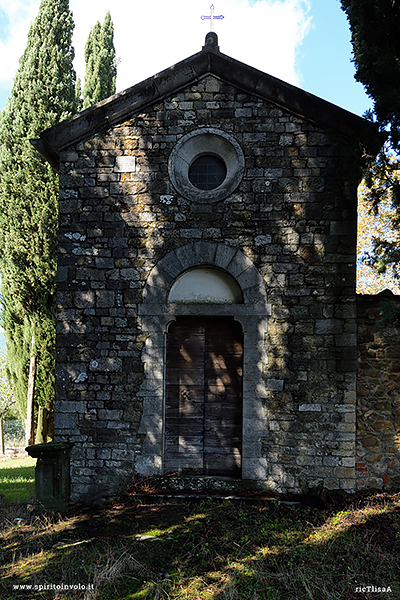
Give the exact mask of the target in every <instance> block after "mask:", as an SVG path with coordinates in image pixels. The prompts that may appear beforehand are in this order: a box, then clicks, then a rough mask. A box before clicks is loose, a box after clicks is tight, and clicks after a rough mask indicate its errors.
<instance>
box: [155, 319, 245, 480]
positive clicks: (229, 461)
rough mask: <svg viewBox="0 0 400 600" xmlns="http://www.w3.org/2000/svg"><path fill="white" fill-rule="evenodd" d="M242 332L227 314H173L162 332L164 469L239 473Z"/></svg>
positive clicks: (195, 472) (186, 472)
mask: <svg viewBox="0 0 400 600" xmlns="http://www.w3.org/2000/svg"><path fill="white" fill-rule="evenodd" d="M242 377H243V333H242V328H241V326H240V324H239V323H237V322H236V321H234V319H233V318H232V317H184V316H181V317H178V318H177V319H176V321H175V322H173V323H172V324H171V325H170V327H169V330H168V334H167V346H166V395H165V433H164V470H165V472H166V473H171V472H179V473H184V474H198V475H220V476H231V477H240V476H241V462H242V459H241V457H242V397H243V394H242Z"/></svg>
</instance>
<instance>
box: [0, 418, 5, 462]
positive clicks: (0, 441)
mask: <svg viewBox="0 0 400 600" xmlns="http://www.w3.org/2000/svg"><path fill="white" fill-rule="evenodd" d="M5 453H6V447H5V445H4V426H3V417H0V454H5Z"/></svg>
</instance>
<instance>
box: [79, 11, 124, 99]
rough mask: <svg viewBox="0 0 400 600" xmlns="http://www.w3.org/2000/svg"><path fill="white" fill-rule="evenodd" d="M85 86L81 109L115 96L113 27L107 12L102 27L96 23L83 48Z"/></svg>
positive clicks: (115, 74) (115, 61) (115, 66)
mask: <svg viewBox="0 0 400 600" xmlns="http://www.w3.org/2000/svg"><path fill="white" fill-rule="evenodd" d="M85 61H86V73H85V85H84V88H83V108H88V107H89V106H92V104H95V103H96V102H100V100H104V99H105V98H108V97H109V96H112V95H113V94H115V81H116V77H117V59H116V56H115V48H114V25H113V22H112V20H111V15H110V13H109V12H107V14H106V17H105V19H104V23H103V25H100V22H99V21H97V23H96V24H95V26H94V27H93V29H92V30H91V32H90V34H89V37H88V40H87V42H86V46H85Z"/></svg>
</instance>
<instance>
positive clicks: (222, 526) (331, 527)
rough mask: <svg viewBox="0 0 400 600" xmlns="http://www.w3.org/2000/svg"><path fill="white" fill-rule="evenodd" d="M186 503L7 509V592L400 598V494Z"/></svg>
mask: <svg viewBox="0 0 400 600" xmlns="http://www.w3.org/2000/svg"><path fill="white" fill-rule="evenodd" d="M177 501H178V500H177ZM178 502H180V503H178V504H169V505H168V504H156V503H153V504H150V505H144V504H140V503H135V499H134V497H131V498H129V499H127V500H126V502H125V503H123V502H119V503H115V504H113V505H108V506H104V507H101V508H96V509H94V508H91V509H89V508H85V507H83V506H72V507H71V509H70V510H69V512H68V513H66V514H65V515H63V516H62V515H59V514H55V513H52V514H45V513H39V514H35V513H34V512H33V513H32V512H30V511H29V510H28V509H27V507H26V505H25V504H15V505H13V504H9V505H6V506H5V507H3V509H2V515H1V517H2V518H1V526H0V548H1V549H2V550H1V552H2V564H1V566H0V598H1V599H4V600H9V599H10V598H13V600H14V599H15V600H19V599H24V600H33V599H36V598H40V599H42V600H55V599H57V600H67V599H68V600H95V599H100V600H102V599H104V600H146V599H147V600H339V599H340V600H356V599H367V598H374V599H376V598H385V599H386V600H388V599H390V598H392V599H393V600H397V599H399V598H400V494H395V493H378V494H370V495H368V494H362V495H360V494H357V495H354V496H351V497H349V496H348V497H347V498H342V499H341V500H340V505H338V504H335V505H332V506H331V507H328V508H326V509H323V510H317V509H311V508H305V507H302V506H287V505H284V504H278V503H277V502H275V501H268V502H266V503H265V504H264V505H254V506H252V505H248V504H244V503H239V504H235V503H232V502H225V503H221V502H218V501H216V500H210V499H205V500H202V501H196V502H191V503H184V502H182V501H178ZM15 518H18V519H20V520H19V521H14V519H15ZM22 585H23V586H32V587H31V589H30V591H28V590H27V588H25V589H21V588H19V589H17V588H16V587H14V586H22ZM34 586H37V587H36V589H35V587H34ZM69 586H72V588H71V589H70V588H69ZM368 586H369V587H368ZM84 587H85V588H86V589H83V588H84ZM63 588H64V589H63ZM67 588H68V589H67ZM379 588H381V591H379ZM383 588H385V590H386V591H382V589H383Z"/></svg>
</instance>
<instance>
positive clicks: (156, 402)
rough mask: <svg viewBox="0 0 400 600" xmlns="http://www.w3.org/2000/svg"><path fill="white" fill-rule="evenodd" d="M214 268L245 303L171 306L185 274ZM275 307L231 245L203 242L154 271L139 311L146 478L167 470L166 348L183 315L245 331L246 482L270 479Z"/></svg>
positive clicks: (141, 468) (141, 466) (141, 464)
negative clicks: (270, 347) (268, 415)
mask: <svg viewBox="0 0 400 600" xmlns="http://www.w3.org/2000/svg"><path fill="white" fill-rule="evenodd" d="M199 266H210V267H214V268H217V269H221V270H223V271H225V272H226V273H227V274H228V275H230V276H231V277H232V278H233V279H234V280H235V281H236V282H237V284H238V286H239V287H240V289H241V291H242V295H243V302H242V303H240V304H202V303H199V304H196V303H188V304H184V303H182V304H181V303H168V294H169V291H170V289H171V287H172V285H173V283H174V282H175V280H176V279H177V278H178V277H179V276H180V275H182V274H183V273H184V272H185V271H187V270H189V269H193V268H194V267H199ZM270 312H271V308H270V305H269V304H268V302H267V293H266V289H265V284H264V281H263V279H262V277H261V275H260V273H259V272H258V270H257V269H256V267H255V266H254V264H253V262H252V261H251V260H250V259H249V258H248V257H247V256H246V255H245V254H244V253H243V252H242V251H241V250H239V249H237V248H233V247H231V246H227V245H225V244H219V243H212V242H197V243H192V244H187V245H185V246H181V247H180V248H177V249H176V250H173V251H172V252H170V253H168V254H167V255H166V256H165V257H164V258H163V259H161V260H160V261H159V263H158V264H157V265H156V266H155V267H154V269H153V270H152V272H151V273H150V275H149V277H148V280H147V282H146V285H145V289H144V292H143V303H142V304H141V305H140V307H139V315H140V317H141V321H142V329H143V331H144V332H147V334H148V336H147V340H146V344H145V347H144V350H143V354H142V360H143V363H144V369H145V378H144V381H143V384H142V386H141V389H140V391H139V394H138V395H139V397H141V399H142V401H143V413H142V419H141V423H140V427H139V434H141V435H143V439H144V441H143V448H142V453H141V454H140V455H137V457H136V462H135V470H136V471H137V472H140V473H142V474H145V475H154V474H162V473H163V472H164V465H163V456H164V448H163V443H164V436H163V427H164V410H165V349H166V334H167V330H168V326H169V324H170V323H171V322H173V321H175V320H176V318H177V317H178V316H204V317H207V316H210V317H213V316H220V317H233V318H234V319H235V320H236V321H238V322H239V323H240V325H241V327H242V331H243V347H244V356H243V417H242V423H243V430H242V478H243V479H251V480H265V479H267V473H268V470H267V463H266V460H265V459H264V458H262V456H261V454H262V453H261V439H262V438H263V437H265V432H266V429H267V423H266V419H265V414H264V408H263V399H264V397H265V396H266V392H265V385H264V381H263V376H262V373H263V365H265V363H266V360H267V359H266V352H265V341H264V338H265V333H266V329H267V318H268V316H269V315H270Z"/></svg>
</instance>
